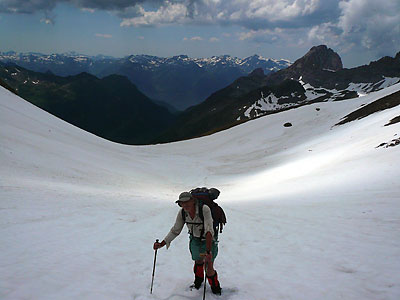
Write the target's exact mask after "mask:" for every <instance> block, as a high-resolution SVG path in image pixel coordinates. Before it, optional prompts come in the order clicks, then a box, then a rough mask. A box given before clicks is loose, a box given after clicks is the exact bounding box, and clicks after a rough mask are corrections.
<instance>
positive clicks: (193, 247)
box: [189, 236, 218, 261]
mask: <svg viewBox="0 0 400 300" xmlns="http://www.w3.org/2000/svg"><path fill="white" fill-rule="evenodd" d="M189 250H190V253H191V254H192V259H193V260H202V259H203V258H202V257H201V256H200V253H206V240H201V239H200V238H196V237H193V236H190V242H189ZM211 253H212V261H214V260H215V258H216V257H217V255H218V241H217V240H213V241H212V247H211Z"/></svg>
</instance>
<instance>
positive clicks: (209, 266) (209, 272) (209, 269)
mask: <svg viewBox="0 0 400 300" xmlns="http://www.w3.org/2000/svg"><path fill="white" fill-rule="evenodd" d="M206 271H207V276H208V277H211V276H213V275H214V274H215V270H214V263H213V262H212V261H210V262H209V263H207V270H206Z"/></svg>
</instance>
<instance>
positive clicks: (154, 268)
mask: <svg viewBox="0 0 400 300" xmlns="http://www.w3.org/2000/svg"><path fill="white" fill-rule="evenodd" d="M156 243H158V239H157V240H156ZM157 250H158V249H156V250H155V252H154V264H153V275H152V278H151V288H150V294H153V283H154V273H155V272H156V259H157Z"/></svg>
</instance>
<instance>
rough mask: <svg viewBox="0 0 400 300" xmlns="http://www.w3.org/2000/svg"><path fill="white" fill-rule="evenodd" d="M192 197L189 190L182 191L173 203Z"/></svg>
mask: <svg viewBox="0 0 400 300" xmlns="http://www.w3.org/2000/svg"><path fill="white" fill-rule="evenodd" d="M190 199H192V194H191V193H189V192H183V193H181V194H180V195H179V199H178V200H176V201H175V203H178V204H179V203H180V202H186V201H189V200H190Z"/></svg>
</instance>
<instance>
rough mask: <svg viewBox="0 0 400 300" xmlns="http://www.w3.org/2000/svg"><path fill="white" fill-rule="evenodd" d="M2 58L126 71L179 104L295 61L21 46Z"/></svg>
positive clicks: (150, 92) (70, 70) (40, 68)
mask: <svg viewBox="0 0 400 300" xmlns="http://www.w3.org/2000/svg"><path fill="white" fill-rule="evenodd" d="M0 61H2V62H4V63H15V64H16V65H18V66H21V67H24V68H26V69H29V70H32V71H36V72H42V73H45V72H51V73H53V74H55V75H59V76H70V75H77V74H79V73H82V72H86V73H89V74H92V75H95V76H96V77H99V78H103V77H106V76H109V75H112V74H117V75H123V76H126V77H127V78H128V79H129V80H130V81H131V82H132V83H133V84H135V85H136V86H137V87H138V89H139V90H140V91H141V92H143V93H144V94H146V95H147V96H148V97H150V98H151V99H153V100H154V101H157V102H158V103H165V105H166V106H167V107H169V108H172V109H173V108H174V109H178V110H184V109H186V108H188V107H190V106H193V105H197V104H199V103H201V102H202V101H204V100H205V99H206V98H207V97H208V96H210V95H211V94H212V93H214V92H216V91H218V90H220V89H222V88H224V87H225V86H227V85H228V84H230V83H232V81H234V80H235V79H237V78H239V77H241V76H246V75H248V74H249V73H251V72H252V71H253V70H254V69H257V68H261V69H262V70H263V71H264V73H266V74H267V73H270V72H274V71H277V70H280V69H283V68H287V67H288V66H289V65H290V64H291V62H290V61H288V60H284V59H281V60H273V59H267V58H263V57H261V56H258V55H254V56H251V57H248V58H245V59H241V58H237V57H231V56H229V55H223V56H214V57H211V58H189V57H188V56H186V55H180V56H174V57H169V58H161V57H157V56H149V55H131V56H127V57H124V58H113V57H109V56H85V55H79V54H76V53H66V54H52V55H44V54H40V53H16V52H3V53H0Z"/></svg>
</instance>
